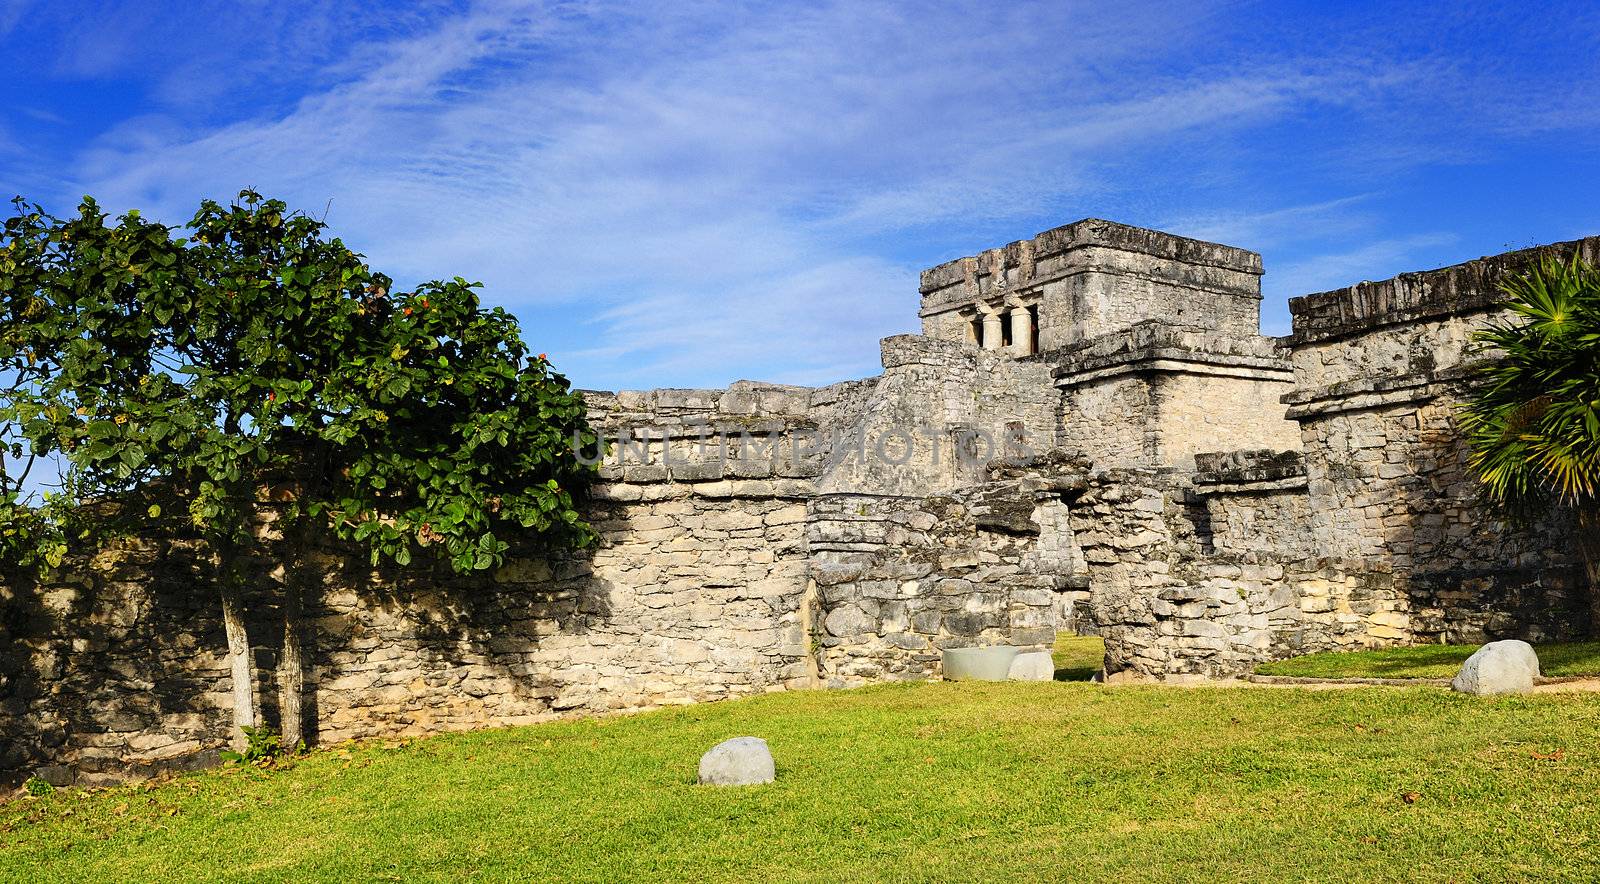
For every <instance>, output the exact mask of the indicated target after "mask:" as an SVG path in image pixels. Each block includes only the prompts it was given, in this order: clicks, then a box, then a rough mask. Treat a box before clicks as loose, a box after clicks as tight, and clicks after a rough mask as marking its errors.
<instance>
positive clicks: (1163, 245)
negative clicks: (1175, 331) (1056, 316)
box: [918, 218, 1262, 295]
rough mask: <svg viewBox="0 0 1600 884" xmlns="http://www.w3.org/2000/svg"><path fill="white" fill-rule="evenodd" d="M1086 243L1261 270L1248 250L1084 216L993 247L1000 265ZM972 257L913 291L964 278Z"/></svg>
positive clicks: (933, 270)
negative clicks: (1022, 238) (1081, 218)
mask: <svg viewBox="0 0 1600 884" xmlns="http://www.w3.org/2000/svg"><path fill="white" fill-rule="evenodd" d="M1092 246H1100V247H1102V248H1108V249H1116V250H1118V251H1124V252H1134V253H1137V254H1143V255H1150V256H1153V257H1157V258H1165V259H1167V260H1172V261H1181V262H1183V263H1186V264H1197V265H1200V266H1205V267H1217V268H1221V269H1223V270H1233V271H1237V272H1240V273H1250V274H1254V275H1257V276H1259V275H1260V274H1261V272H1262V270H1261V256H1260V255H1259V254H1257V253H1255V252H1252V251H1249V250H1248V249H1241V248H1236V247H1234V246H1225V245H1221V244H1219V243H1212V242H1205V241H1203V240H1198V239H1189V238H1187V237H1182V236H1174V235H1172V234H1170V233H1162V232H1161V231H1157V230H1147V229H1145V228H1142V227H1131V226H1129V225H1126V224H1118V223H1116V222H1115V221H1105V220H1102V219H1099V218H1084V219H1083V220H1081V221H1075V222H1073V223H1071V224H1065V225H1062V226H1061V227H1055V228H1051V229H1050V230H1046V231H1044V232H1043V233H1040V234H1037V235H1035V236H1034V237H1033V238H1032V239H1028V240H1017V241H1016V242H1012V243H1008V244H1007V245H1004V246H1001V247H1000V248H998V249H995V250H993V251H995V252H998V253H1000V255H1001V262H1002V267H1003V268H1004V267H1016V266H1019V265H1020V264H1022V263H1023V262H1024V260H1031V261H1041V260H1043V259H1045V258H1049V257H1053V256H1055V255H1059V254H1062V253H1064V252H1069V251H1073V250H1075V249H1082V248H1088V247H1092ZM974 257H975V256H969V257H965V258H957V259H955V260H953V261H946V262H944V263H943V264H939V265H936V266H934V267H930V268H928V269H927V270H924V271H922V277H921V280H920V282H919V285H918V290H919V291H920V292H921V293H922V294H924V295H926V294H929V293H930V292H934V291H937V290H938V289H941V288H945V287H946V286H950V285H954V284H956V283H960V282H962V281H964V280H965V278H966V273H967V268H966V267H964V266H963V265H964V263H965V262H967V261H969V260H972V259H973V258H974Z"/></svg>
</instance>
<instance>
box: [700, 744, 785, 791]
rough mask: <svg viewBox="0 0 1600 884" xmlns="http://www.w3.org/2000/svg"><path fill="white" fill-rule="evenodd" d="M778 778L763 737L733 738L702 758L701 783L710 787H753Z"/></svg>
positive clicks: (714, 747) (712, 749)
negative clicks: (775, 777)
mask: <svg viewBox="0 0 1600 884" xmlns="http://www.w3.org/2000/svg"><path fill="white" fill-rule="evenodd" d="M775 775H776V769H775V768H774V766H773V764H772V752H771V750H769V749H768V748H767V741H766V740H763V739H761V738H760V737H734V738H733V739H731V740H724V741H722V742H721V743H718V744H717V745H715V746H713V747H711V751H709V752H707V753H706V754H704V755H702V756H700V782H701V783H703V784H705V785H708V786H753V785H756V784H758V783H770V782H772V780H773V777H774V776H775Z"/></svg>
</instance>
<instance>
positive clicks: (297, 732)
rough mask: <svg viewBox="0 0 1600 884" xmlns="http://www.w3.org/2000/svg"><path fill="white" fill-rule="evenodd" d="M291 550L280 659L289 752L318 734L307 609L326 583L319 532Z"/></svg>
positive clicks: (299, 538) (300, 535)
mask: <svg viewBox="0 0 1600 884" xmlns="http://www.w3.org/2000/svg"><path fill="white" fill-rule="evenodd" d="M285 540H286V542H287V546H288V548H287V549H286V550H285V552H286V553H287V555H286V558H287V561H286V562H285V563H284V569H283V653H282V654H281V655H280V656H279V658H278V685H279V706H280V707H281V708H282V710H283V716H282V718H283V721H282V724H283V745H284V747H285V748H287V749H289V750H291V751H292V750H295V749H297V748H299V746H300V745H301V744H302V743H309V742H310V741H311V737H314V736H315V734H310V733H308V730H314V725H313V727H312V728H309V729H308V727H307V723H306V720H305V709H306V703H305V696H306V695H305V685H306V659H307V655H308V654H309V653H310V652H311V651H314V650H315V648H314V647H312V648H308V647H307V643H308V642H307V630H306V627H305V605H306V598H307V596H309V595H311V590H312V589H313V588H314V587H317V586H320V585H321V583H322V573H321V571H320V570H318V566H317V558H316V555H315V551H314V550H313V548H312V547H313V546H314V545H315V542H316V541H315V532H314V531H313V530H312V528H311V527H310V525H309V524H307V525H305V526H303V527H302V528H301V529H300V530H296V531H293V532H291V533H290V536H288V537H286V538H285Z"/></svg>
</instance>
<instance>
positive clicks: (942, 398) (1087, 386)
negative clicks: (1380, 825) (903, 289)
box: [0, 219, 1600, 782]
mask: <svg viewBox="0 0 1600 884" xmlns="http://www.w3.org/2000/svg"><path fill="white" fill-rule="evenodd" d="M1574 251H1577V252H1580V253H1582V255H1583V256H1584V257H1585V258H1586V259H1587V260H1590V261H1596V260H1600V238H1590V239H1585V240H1581V241H1577V242H1569V243H1561V244H1557V245H1552V246H1546V247H1543V248H1541V249H1538V250H1526V251H1521V252H1513V253H1509V254H1504V255H1499V256H1496V257H1492V258H1484V259H1481V260H1477V261H1471V262H1468V263H1464V264H1459V265H1456V266H1453V267H1446V268H1443V269H1440V270H1432V271H1427V272H1420V273H1408V274H1402V275H1401V276H1398V277H1396V278H1394V279H1389V280H1384V281H1382V282H1362V283H1360V284H1357V285H1353V286H1351V287H1349V288H1345V289H1340V290H1336V291H1330V292H1324V293H1319V294H1308V295H1305V296H1303V297H1299V298H1295V299H1293V300H1292V301H1291V302H1290V310H1291V313H1292V315H1293V333H1292V334H1290V335H1289V336H1287V337H1282V338H1275V337H1268V336H1264V335H1262V334H1261V333H1260V324H1259V318H1260V303H1261V294H1260V279H1261V275H1262V272H1263V267H1262V260H1261V256H1260V255H1258V254H1256V253H1254V252H1251V251H1247V250H1245V249H1242V248H1237V247H1232V246H1224V245H1217V244H1213V243H1206V242H1199V241H1196V240H1191V239H1185V238H1182V237H1177V236H1172V235H1169V234H1165V233H1160V232H1157V231H1153V230H1144V229H1140V228H1135V227H1128V226H1125V225H1121V224H1116V223H1113V222H1109V221H1100V220H1093V219H1091V220H1084V221H1079V222H1076V223H1073V224H1069V225H1066V226H1064V227H1058V228H1055V229H1053V230H1048V231H1045V232H1044V233H1041V234H1038V235H1037V236H1034V237H1032V238H1031V239H1026V240H1020V241H1017V242H1013V243H1010V244H1007V245H1004V246H1000V247H998V248H992V249H988V250H986V251H981V252H979V253H977V254H975V255H972V256H969V257H963V258H958V259H956V260H953V261H949V262H946V263H943V264H940V265H939V266H936V267H933V268H930V269H928V270H926V271H924V272H923V274H922V277H921V286H920V289H921V296H922V300H921V311H920V316H921V325H922V334H920V335H903V336H897V337H891V338H887V339H885V340H884V341H883V342H882V355H883V372H882V373H881V374H879V375H878V376H876V377H871V378H867V379H864V380H852V381H845V382H842V383H837V384H834V385H832V386H826V387H819V388H804V387H794V386H780V385H773V384H764V383H755V382H746V381H741V382H738V383H735V384H733V385H732V386H730V387H729V388H727V389H719V390H694V389H660V390H650V391H643V392H620V393H592V394H588V401H589V404H590V408H591V421H592V422H593V423H594V424H595V426H597V427H598V428H600V429H601V430H602V432H603V435H604V436H605V437H606V438H607V439H609V440H611V441H612V443H613V444H612V449H611V453H610V454H609V455H608V456H607V457H606V459H605V460H604V462H603V463H602V464H601V465H600V470H601V481H600V483H599V484H597V485H596V486H595V488H594V489H593V492H592V496H591V497H592V499H591V503H590V513H591V518H592V521H593V523H594V525H595V526H596V527H597V529H598V530H599V532H600V534H601V535H602V538H603V541H602V543H601V544H600V546H599V547H598V548H597V549H593V550H589V551H585V552H582V553H572V554H565V555H563V556H562V557H561V558H559V559H557V560H554V561H549V560H542V559H537V558H526V559H521V560H517V561H514V562H512V563H511V564H509V565H507V566H506V567H504V568H502V569H501V570H499V571H498V572H496V573H494V574H493V575H492V577H490V578H485V579H490V580H492V581H493V583H494V584H495V588H496V590H497V591H496V592H494V593H483V592H470V591H462V590H463V587H462V586H461V585H460V583H461V579H460V578H445V577H441V576H440V575H439V574H436V573H434V572H431V571H427V570H425V569H417V570H415V571H414V572H413V571H406V572H403V573H400V574H398V575H394V574H384V575H374V576H373V577H372V578H371V580H372V581H374V583H373V584H371V585H361V586H358V585H355V584H353V583H352V584H350V585H329V586H327V587H326V591H325V592H324V593H323V595H322V597H321V598H318V599H315V600H313V610H312V611H308V618H309V619H310V621H311V622H314V623H315V628H316V636H315V641H314V642H313V643H312V644H313V646H314V647H315V649H316V651H315V659H314V660H313V666H312V667H311V668H312V670H313V674H312V677H311V678H310V681H309V683H308V691H309V692H311V693H313V694H314V700H315V702H314V705H315V708H316V726H317V729H318V736H319V738H320V739H321V740H322V741H325V742H326V741H333V740H339V739H345V738H351V737H363V736H373V735H380V734H395V733H421V732H428V731H435V730H447V729H457V728H467V727H475V726H481V725H483V724H507V723H520V722H531V721H537V720H542V719H546V718H550V717H554V716H557V715H561V714H566V713H573V712H603V711H609V710H621V709H636V708H644V707H650V706H658V705H664V704H675V703H687V702H697V701H705V700H714V699H719V698H725V697H730V696H736V695H743V694H751V693H758V692H763V691H770V690H778V689H801V688H824V687H847V686H853V685H859V684H864V683H869V682H878V681H885V680H907V679H928V678H932V677H937V676H938V675H939V674H940V665H941V650H942V649H945V648H949V647H965V646H975V645H995V644H1003V645H1013V646H1017V647H1021V648H1047V647H1049V646H1050V645H1051V643H1052V641H1053V640H1054V638H1055V636H1056V634H1057V633H1058V632H1060V631H1063V630H1065V631H1073V632H1079V633H1086V634H1087V633H1093V634H1097V635H1100V636H1103V637H1104V639H1105V641H1106V659H1105V673H1104V677H1105V678H1106V679H1107V680H1110V681H1117V680H1137V679H1194V678H1201V677H1210V678H1216V677H1229V676H1235V675H1239V674H1242V673H1246V672H1249V671H1250V670H1251V669H1252V668H1253V667H1254V666H1256V665H1257V664H1259V663H1261V662H1262V661H1266V660H1271V659H1277V658H1283V657H1289V656H1293V655H1298V654H1304V653H1307V652H1312V651H1317V650H1333V649H1354V648H1361V647H1369V646H1379V645H1385V644H1402V643H1406V644H1409V643H1417V642H1435V641H1442V640H1449V641H1452V642H1477V641H1482V640H1485V639H1490V638H1507V637H1516V638H1527V639H1536V640H1537V639H1544V640H1549V639H1559V638H1567V637H1571V636H1575V635H1579V634H1582V632H1583V631H1584V630H1585V629H1586V628H1587V619H1588V618H1587V613H1586V608H1585V604H1584V602H1583V580H1582V571H1581V566H1580V565H1579V563H1578V562H1577V560H1576V558H1575V552H1574V550H1573V544H1572V542H1571V534H1570V532H1571V531H1572V526H1571V524H1569V522H1568V521H1567V520H1566V517H1565V516H1562V515H1559V514H1558V515H1555V516H1552V517H1551V518H1550V521H1548V523H1546V524H1542V525H1537V526H1534V527H1530V528H1522V529H1513V528H1512V527H1510V526H1507V525H1505V524H1502V523H1500V522H1499V521H1496V520H1495V519H1494V518H1491V517H1490V516H1489V515H1488V514H1487V513H1486V512H1485V510H1484V509H1483V508H1482V507H1481V506H1480V505H1479V503H1478V501H1477V496H1476V495H1477V492H1476V489H1475V485H1474V482H1473V480H1472V479H1471V478H1470V477H1469V476H1468V475H1467V473H1466V472H1465V468H1464V453H1463V448H1462V445H1461V441H1460V438H1459V435H1458V431H1457V426H1456V407H1457V404H1458V403H1459V402H1460V401H1461V398H1462V396H1463V391H1464V390H1465V389H1466V385H1467V384H1468V383H1469V382H1470V367H1471V365H1472V363H1473V361H1474V360H1475V359H1480V358H1482V354H1477V353H1474V351H1473V348H1472V343H1471V340H1472V334H1473V332H1474V330H1475V329H1478V328H1481V327H1483V326H1484V325H1485V324H1486V323H1488V322H1490V321H1491V320H1492V319H1494V318H1495V317H1496V316H1497V315H1498V313H1499V308H1498V307H1497V301H1498V297H1499V295H1498V290H1497V283H1498V281H1500V280H1501V279H1503V278H1504V277H1505V275H1506V274H1508V273H1512V272H1516V271H1519V270H1521V269H1523V268H1525V267H1526V266H1527V265H1528V263H1529V261H1530V260H1532V259H1533V258H1534V257H1535V256H1536V254H1538V253H1540V252H1550V253H1555V254H1560V255H1568V254H1571V253H1572V252H1574ZM194 579H196V578H195V571H194V568H193V567H192V563H186V562H185V561H184V560H183V559H182V557H181V556H178V557H175V556H173V555H169V554H167V553H164V552H163V551H161V550H160V549H157V548H156V547H155V545H154V544H140V543H129V544H126V545H123V546H122V547H120V548H116V549H110V550H106V551H103V552H101V553H99V554H98V555H97V556H95V557H94V558H93V559H92V560H89V561H85V562H83V563H81V567H75V568H70V569H66V570H65V571H64V572H63V574H62V576H61V577H60V578H59V579H58V581H57V582H56V583H54V584H52V585H50V586H47V587H42V588H41V589H40V591H39V592H38V598H39V599H41V600H42V601H41V603H40V606H39V607H38V609H37V610H34V611H31V612H30V613H29V615H28V616H26V617H22V618H16V619H14V620H13V621H12V622H11V623H10V624H9V625H7V626H6V627H4V628H5V629H7V630H9V633H8V634H6V635H5V636H4V638H5V639H6V640H7V641H9V642H12V643H16V646H17V647H22V648H26V649H27V655H28V661H29V665H28V673H29V674H20V671H19V672H7V673H5V674H4V677H7V678H11V679H16V678H24V677H29V678H41V679H42V678H43V676H39V675H38V673H44V674H46V675H47V676H48V679H49V683H50V686H51V687H50V689H49V690H42V689H41V690H33V691H28V690H24V691H15V692H13V693H14V696H16V697H18V698H20V699H17V700H13V701H12V704H13V705H14V706H15V707H16V708H14V709H12V710H11V712H12V713H13V714H10V715H8V716H6V717H4V718H3V719H0V727H3V728H4V729H5V730H6V731H7V732H6V733H4V734H0V737H3V738H4V739H0V743H3V744H4V745H5V746H7V747H8V749H7V754H6V756H5V757H4V758H0V767H4V768H5V769H8V770H16V769H23V768H34V767H37V766H39V765H41V764H52V765H58V766H61V767H65V768H69V769H71V770H73V771H75V772H76V775H77V776H78V777H79V781H80V782H95V781H97V780H99V779H113V778H115V777H116V776H118V775H120V774H121V773H123V772H125V771H128V770H145V769H153V768H156V767H161V766H166V765H172V764H188V763H199V762H198V761H193V760H194V759H203V758H204V756H205V753H206V752H214V750H215V747H217V746H218V745H221V744H222V743H223V742H225V740H226V738H227V734H228V728H229V718H228V709H229V699H228V691H229V673H228V668H227V664H226V661H225V660H224V659H223V657H222V648H223V642H222V641H221V640H220V632H221V627H220V625H219V624H218V623H217V622H216V614H215V612H214V611H211V610H209V609H206V608H204V604H205V603H204V601H199V600H197V599H201V598H203V596H202V595H198V594H194V593H188V592H184V591H181V589H182V586H183V585H184V583H185V581H192V580H194ZM373 590H377V591H373ZM397 600H398V601H397ZM401 601H403V603H400V602H401ZM252 616H254V617H258V618H259V620H260V624H261V625H260V628H258V629H255V630H254V633H255V634H259V635H261V636H263V639H262V647H261V648H260V649H259V651H258V654H259V656H260V657H261V659H263V660H267V661H270V657H271V655H272V653H273V651H272V648H273V647H274V642H273V639H272V635H271V624H273V623H274V622H278V621H277V620H275V618H274V615H273V612H271V611H270V610H261V611H256V612H253V614H252ZM41 683H42V681H41ZM152 691H153V692H154V695H155V696H158V697H160V698H161V702H160V703H159V704H152V703H151V702H150V701H149V697H150V696H151V692H152ZM263 693H264V695H268V694H270V693H271V692H270V691H264V692H263Z"/></svg>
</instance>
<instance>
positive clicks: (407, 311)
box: [406, 307, 411, 316]
mask: <svg viewBox="0 0 1600 884" xmlns="http://www.w3.org/2000/svg"><path fill="white" fill-rule="evenodd" d="M406 315H407V316H410V315H411V308H410V307H407V308H406Z"/></svg>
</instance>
